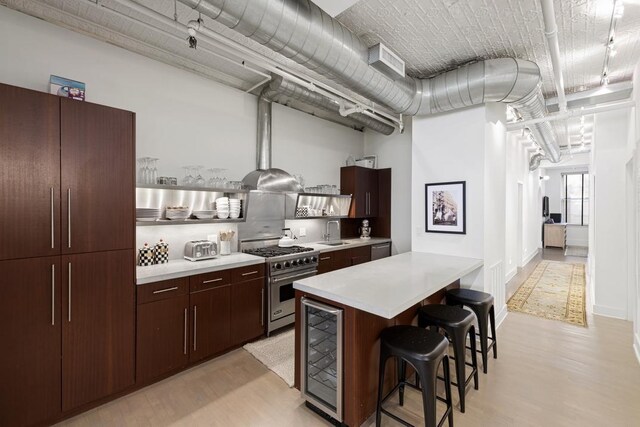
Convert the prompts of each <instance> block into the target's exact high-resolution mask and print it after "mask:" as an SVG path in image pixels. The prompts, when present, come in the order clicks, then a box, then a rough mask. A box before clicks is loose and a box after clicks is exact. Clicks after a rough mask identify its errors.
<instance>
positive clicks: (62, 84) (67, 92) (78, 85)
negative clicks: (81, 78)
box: [49, 74, 85, 101]
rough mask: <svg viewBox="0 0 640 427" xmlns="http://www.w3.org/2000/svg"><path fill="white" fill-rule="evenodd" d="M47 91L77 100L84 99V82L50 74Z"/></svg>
mask: <svg viewBox="0 0 640 427" xmlns="http://www.w3.org/2000/svg"><path fill="white" fill-rule="evenodd" d="M49 93H51V94H53V95H58V96H62V97H64V98H71V99H75V100H77V101H84V94H85V84H84V83H82V82H77V81H75V80H71V79H66V78H64V77H59V76H54V75H53V74H51V76H50V77H49Z"/></svg>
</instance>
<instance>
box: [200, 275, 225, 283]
mask: <svg viewBox="0 0 640 427" xmlns="http://www.w3.org/2000/svg"><path fill="white" fill-rule="evenodd" d="M221 280H222V277H218V278H217V279H211V280H203V281H202V284H203V285H204V284H205V283H213V282H219V281H221Z"/></svg>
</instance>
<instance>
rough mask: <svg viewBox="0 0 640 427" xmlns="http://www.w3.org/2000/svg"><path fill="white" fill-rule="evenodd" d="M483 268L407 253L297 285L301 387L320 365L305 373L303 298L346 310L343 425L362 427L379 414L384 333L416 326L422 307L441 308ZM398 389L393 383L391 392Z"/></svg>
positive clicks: (390, 369)
mask: <svg viewBox="0 0 640 427" xmlns="http://www.w3.org/2000/svg"><path fill="white" fill-rule="evenodd" d="M482 266H483V261H482V260H480V259H474V258H465V257H456V256H448V255H440V254H433V253H423V252H407V253H404V254H401V255H396V256H392V257H389V258H383V259H380V260H377V261H372V262H369V263H365V264H360V265H356V266H353V267H348V268H344V269H341V270H336V271H332V272H330V273H325V274H322V275H318V276H314V277H311V278H307V279H303V280H299V281H296V282H294V284H293V287H294V289H295V290H296V368H295V370H296V381H295V383H296V387H298V388H301V385H302V386H303V387H304V386H305V382H307V383H308V382H309V381H313V380H312V379H308V378H305V380H306V381H301V380H302V378H301V377H302V375H308V374H307V372H315V371H313V369H314V367H315V366H316V365H309V366H311V367H308V366H307V364H304V368H305V369H303V363H304V361H305V353H304V352H308V350H307V344H308V343H304V342H303V341H304V337H305V335H306V333H305V332H304V331H302V328H303V325H304V324H305V322H303V320H304V319H303V316H305V314H304V310H303V306H302V301H303V298H304V299H305V300H312V301H315V302H318V303H320V304H324V305H325V306H330V307H334V308H336V309H340V310H342V312H341V313H342V321H341V324H342V329H341V336H342V337H343V338H342V339H341V340H338V341H339V342H341V345H340V346H339V348H340V349H341V351H339V353H340V356H341V357H342V359H341V362H340V363H339V364H338V365H337V366H341V367H342V368H341V369H339V370H338V372H339V374H338V375H341V379H342V382H341V384H342V387H341V393H340V394H339V396H340V397H339V399H341V411H340V412H341V415H342V416H341V418H342V419H341V420H340V421H341V422H342V423H343V424H345V425H348V426H359V425H361V424H362V423H363V422H364V421H366V419H367V418H368V417H369V416H370V415H371V414H373V412H375V407H376V396H377V387H378V363H379V352H380V345H379V335H380V332H382V330H384V329H385V328H387V327H390V326H394V325H409V324H414V325H415V324H416V323H417V322H416V321H417V319H416V317H417V310H418V308H419V307H420V306H421V305H422V304H436V303H440V302H441V301H442V298H443V297H444V293H445V291H446V289H451V288H455V287H459V286H460V279H462V278H464V277H465V276H467V275H470V274H474V273H475V272H476V271H477V270H478V269H480V268H481V267H482ZM333 329H335V327H334V328H333ZM311 345H312V346H316V344H311ZM320 345H322V344H320ZM314 348H315V347H314ZM309 351H310V350H309ZM313 351H315V350H313ZM332 357H333V356H332ZM303 372H304V374H303ZM313 375H314V374H311V376H310V378H314V377H313ZM395 375H396V374H395V367H394V366H393V364H392V363H389V364H388V365H387V374H386V377H387V378H389V379H390V380H392V379H393V378H395ZM338 383H340V381H338ZM392 386H393V384H391V382H387V384H385V389H391V388H392ZM338 388H340V387H338ZM312 403H315V402H312Z"/></svg>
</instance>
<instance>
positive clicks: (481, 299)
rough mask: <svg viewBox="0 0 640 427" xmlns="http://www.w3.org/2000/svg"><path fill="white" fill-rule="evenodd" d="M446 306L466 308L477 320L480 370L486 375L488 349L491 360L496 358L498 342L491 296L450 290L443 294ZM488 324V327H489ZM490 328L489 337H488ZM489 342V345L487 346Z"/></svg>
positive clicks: (468, 291) (483, 293)
mask: <svg viewBox="0 0 640 427" xmlns="http://www.w3.org/2000/svg"><path fill="white" fill-rule="evenodd" d="M445 296H446V300H447V305H454V306H455V305H457V306H461V307H463V306H467V307H469V308H470V309H471V311H473V312H474V313H475V315H476V317H477V319H478V329H479V332H480V354H481V355H482V369H483V371H484V373H485V374H486V373H487V359H488V354H489V349H491V348H493V358H494V359H497V358H498V342H497V340H496V318H495V308H494V304H493V295H491V294H488V293H486V292H480V291H474V290H472V289H450V290H448V291H447V292H446V294H445ZM489 324H490V325H489ZM489 326H491V336H489ZM489 340H491V344H489Z"/></svg>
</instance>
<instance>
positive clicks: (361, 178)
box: [340, 166, 378, 218]
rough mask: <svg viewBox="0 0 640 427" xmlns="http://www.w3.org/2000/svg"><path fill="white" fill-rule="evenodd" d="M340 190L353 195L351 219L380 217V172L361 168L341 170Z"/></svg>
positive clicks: (354, 167) (350, 167) (350, 210)
mask: <svg viewBox="0 0 640 427" xmlns="http://www.w3.org/2000/svg"><path fill="white" fill-rule="evenodd" d="M340 189H341V192H342V193H343V194H351V195H352V199H351V208H350V209H349V218H368V217H375V216H377V215H378V170H377V169H370V168H363V167H360V166H347V167H343V168H340Z"/></svg>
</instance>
